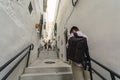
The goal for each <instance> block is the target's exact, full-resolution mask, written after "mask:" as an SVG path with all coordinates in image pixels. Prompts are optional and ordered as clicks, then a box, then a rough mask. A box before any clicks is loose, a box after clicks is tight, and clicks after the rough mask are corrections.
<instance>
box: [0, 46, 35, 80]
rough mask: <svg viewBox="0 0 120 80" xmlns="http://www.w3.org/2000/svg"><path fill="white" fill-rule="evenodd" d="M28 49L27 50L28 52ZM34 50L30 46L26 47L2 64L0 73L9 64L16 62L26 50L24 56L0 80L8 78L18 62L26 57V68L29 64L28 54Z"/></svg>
mask: <svg viewBox="0 0 120 80" xmlns="http://www.w3.org/2000/svg"><path fill="white" fill-rule="evenodd" d="M28 49H29V50H28ZM33 49H34V45H33V44H30V45H29V46H28V47H26V48H25V49H24V50H22V51H21V52H20V53H18V54H17V55H16V56H14V57H13V58H11V59H10V60H9V61H7V62H6V63H5V64H3V65H2V66H1V67H0V72H1V71H3V70H4V69H5V68H6V67H7V66H8V65H9V64H11V63H12V62H13V61H14V60H16V59H17V58H18V57H19V56H20V55H22V54H23V52H25V51H26V50H28V51H27V52H26V53H25V55H24V56H23V57H22V58H21V59H20V60H19V61H18V62H17V63H16V64H15V65H14V66H13V67H12V68H11V69H10V70H9V71H8V72H7V74H5V76H3V78H2V79H1V80H6V79H7V78H8V76H9V75H10V74H11V73H12V72H13V71H14V70H15V68H16V67H17V66H18V65H19V64H20V62H21V61H22V60H23V59H24V58H25V57H26V56H27V55H28V57H27V63H26V67H27V66H28V63H29V56H30V52H31V50H33Z"/></svg>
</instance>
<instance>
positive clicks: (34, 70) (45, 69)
mask: <svg viewBox="0 0 120 80" xmlns="http://www.w3.org/2000/svg"><path fill="white" fill-rule="evenodd" d="M52 72H56V73H58V72H72V70H71V67H28V68H26V69H25V73H52Z"/></svg>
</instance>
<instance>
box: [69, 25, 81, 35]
mask: <svg viewBox="0 0 120 80" xmlns="http://www.w3.org/2000/svg"><path fill="white" fill-rule="evenodd" d="M76 31H79V29H78V28H77V27H76V26H73V27H72V28H71V30H70V34H71V33H73V32H76Z"/></svg>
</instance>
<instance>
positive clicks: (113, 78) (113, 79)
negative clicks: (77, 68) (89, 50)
mask: <svg viewBox="0 0 120 80" xmlns="http://www.w3.org/2000/svg"><path fill="white" fill-rule="evenodd" d="M90 60H91V61H92V62H94V63H96V64H97V65H99V66H100V67H102V68H103V69H105V70H107V71H108V72H109V73H110V76H111V80H116V79H115V77H117V78H119V79H120V75H119V74H117V73H116V72H114V71H113V70H111V69H109V68H107V67H106V66H104V65H102V64H101V63H99V62H98V61H96V60H94V59H92V58H91V59H90ZM91 70H92V71H93V72H95V73H96V74H97V75H98V76H99V77H100V78H102V79H103V80H107V79H106V78H105V77H103V76H102V75H100V73H99V72H97V71H96V70H95V69H93V68H91Z"/></svg>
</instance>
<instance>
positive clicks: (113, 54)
mask: <svg viewBox="0 0 120 80" xmlns="http://www.w3.org/2000/svg"><path fill="white" fill-rule="evenodd" d="M71 4H72V3H71V0H61V4H60V8H59V14H58V17H57V23H58V36H60V39H62V40H63V31H64V30H65V29H64V27H67V28H68V29H70V28H71V27H72V26H73V25H75V26H78V27H79V29H80V30H81V31H82V32H83V33H85V34H86V35H87V36H88V38H89V39H88V44H89V51H90V55H91V57H92V58H94V59H95V60H97V61H99V62H100V63H102V64H104V65H105V66H107V67H108V68H110V69H112V70H114V71H115V72H117V73H119V74H120V69H119V68H120V62H119V61H120V54H119V53H120V45H119V44H120V38H119V35H120V31H119V29H120V27H119V26H120V22H119V21H120V5H119V4H120V0H80V1H79V3H78V4H77V6H76V7H75V8H74V9H73V7H72V5H71ZM72 9H73V13H72V14H71V16H70V18H68V15H69V14H70V13H71V11H72ZM67 19H68V20H67ZM58 43H59V47H60V51H61V52H60V54H64V53H63V46H61V44H60V43H61V42H60V41H58ZM99 71H100V72H101V73H102V74H103V73H104V72H103V70H102V69H100V70H99ZM104 74H105V73H104ZM106 75H108V74H105V76H106Z"/></svg>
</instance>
